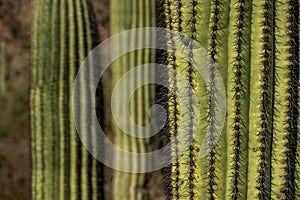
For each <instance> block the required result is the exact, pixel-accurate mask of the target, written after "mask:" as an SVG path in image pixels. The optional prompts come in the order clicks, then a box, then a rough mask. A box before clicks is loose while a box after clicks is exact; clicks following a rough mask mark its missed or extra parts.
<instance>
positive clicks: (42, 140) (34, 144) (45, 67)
mask: <svg viewBox="0 0 300 200" xmlns="http://www.w3.org/2000/svg"><path fill="white" fill-rule="evenodd" d="M34 14H35V15H34V23H33V41H32V68H31V88H30V108H31V109H30V118H31V151H32V199H99V198H102V195H103V191H102V189H101V188H102V187H101V186H99V184H101V182H100V181H99V177H101V174H100V173H102V171H101V170H99V166H100V164H99V163H98V162H97V161H96V160H95V159H94V158H92V156H91V155H90V154H89V153H88V152H87V150H86V149H85V147H84V146H83V145H82V144H81V142H80V140H79V138H78V136H77V133H76V130H75V125H74V123H73V111H72V101H71V98H72V92H73V84H74V80H75V76H76V73H77V70H78V68H79V66H80V64H81V62H82V61H83V60H84V58H85V56H86V55H87V54H88V52H89V51H90V50H91V49H92V48H93V46H94V45H95V44H96V42H97V39H96V37H97V31H96V29H95V28H96V27H95V26H94V21H93V20H94V19H93V17H94V16H93V14H92V9H91V4H90V2H89V1H88V0H87V1H78V0H77V1H72V0H69V1H58V0H50V1H46V0H38V1H36V2H35V11H34ZM92 73H93V72H91V75H92ZM80 89H81V90H80V92H81V93H82V95H81V96H82V98H86V97H87V95H86V92H87V89H89V88H88V86H85V85H84V86H82V87H81V88H80ZM90 98H92V97H90ZM82 102H83V104H85V103H86V101H85V100H84V99H83V101H82ZM86 106H88V105H86ZM85 108H86V107H84V108H81V110H80V112H81V116H80V125H79V129H80V130H82V131H85V132H88V131H89V132H90V133H91V135H90V136H91V137H93V134H95V131H94V130H92V129H88V127H86V123H85V121H84V120H85V119H86V118H85V117H86V116H85V114H84V113H85V110H84V109H85Z"/></svg>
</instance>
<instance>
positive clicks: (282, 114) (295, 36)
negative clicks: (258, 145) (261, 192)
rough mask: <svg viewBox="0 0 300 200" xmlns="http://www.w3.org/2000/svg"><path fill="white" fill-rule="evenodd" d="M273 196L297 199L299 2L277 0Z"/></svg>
mask: <svg viewBox="0 0 300 200" xmlns="http://www.w3.org/2000/svg"><path fill="white" fill-rule="evenodd" d="M276 16H277V17H276V32H275V34H276V60H277V62H276V68H275V69H276V82H275V104H274V134H273V137H274V139H273V146H272V147H273V148H272V155H273V156H272V179H271V180H272V197H273V198H274V199H275V198H284V199H296V189H297V188H296V183H295V181H296V179H297V177H296V174H295V173H296V172H295V171H296V166H297V159H296V152H297V140H298V138H297V137H298V136H297V134H298V132H299V127H298V120H299V93H298V92H299V91H298V90H295V88H299V2H298V1H293V0H290V1H288V2H285V1H276Z"/></svg>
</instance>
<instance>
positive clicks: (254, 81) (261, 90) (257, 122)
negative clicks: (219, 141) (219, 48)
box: [247, 0, 275, 199]
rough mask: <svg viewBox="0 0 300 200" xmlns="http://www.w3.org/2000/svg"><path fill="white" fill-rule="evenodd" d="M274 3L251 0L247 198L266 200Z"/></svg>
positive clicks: (269, 154)
mask: <svg viewBox="0 0 300 200" xmlns="http://www.w3.org/2000/svg"><path fill="white" fill-rule="evenodd" d="M273 11H274V5H273V1H269V0H264V1H256V0H253V5H252V28H251V30H252V33H253V34H252V35H251V41H252V43H251V46H252V51H251V79H250V85H251V88H250V110H249V154H248V156H249V161H248V191H247V193H248V194H247V198H248V199H269V198H270V188H271V165H270V159H271V151H270V150H271V149H270V148H271V142H272V140H271V139H272V132H273V129H272V114H273V109H272V106H273V94H274V92H273V81H274V64H275V63H274V61H275V60H274V59H275V57H274V21H273V19H274V12H273Z"/></svg>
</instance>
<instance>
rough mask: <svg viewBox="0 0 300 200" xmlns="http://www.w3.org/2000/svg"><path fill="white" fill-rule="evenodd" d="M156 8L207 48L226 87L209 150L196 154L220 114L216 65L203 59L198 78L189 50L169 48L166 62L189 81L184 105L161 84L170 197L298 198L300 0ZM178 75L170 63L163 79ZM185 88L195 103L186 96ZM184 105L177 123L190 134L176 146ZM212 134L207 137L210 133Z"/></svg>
mask: <svg viewBox="0 0 300 200" xmlns="http://www.w3.org/2000/svg"><path fill="white" fill-rule="evenodd" d="M164 8H165V16H166V18H165V24H166V28H168V29H171V30H176V31H179V32H182V33H183V34H185V35H186V36H188V37H190V38H192V39H194V40H195V41H196V42H199V43H200V45H201V46H202V47H204V48H205V49H207V52H208V55H209V58H210V59H211V60H212V61H213V62H214V63H215V65H216V66H217V69H218V70H219V72H220V74H221V76H222V78H223V81H224V84H225V86H226V93H227V115H226V116H227V121H226V124H225V126H224V129H223V132H222V135H221V137H220V138H219V140H218V142H217V143H216V144H215V146H214V147H213V148H212V150H211V151H210V152H209V154H208V155H207V156H206V157H205V158H200V157H199V152H198V150H199V147H200V146H201V144H202V142H203V141H204V137H205V133H206V132H207V131H208V133H213V132H214V131H215V128H214V126H215V125H216V124H217V123H218V121H216V120H215V116H216V114H217V113H216V112H217V110H215V102H214V98H215V97H214V96H215V93H217V92H218V88H216V87H215V77H216V71H215V70H214V68H213V67H210V66H208V68H209V69H210V70H209V78H208V79H209V83H208V85H207V86H206V85H205V84H204V82H203V79H202V78H201V77H200V76H199V75H197V74H196V73H195V70H194V69H193V67H192V66H191V64H190V63H191V62H190V61H191V59H193V58H195V57H196V56H197V55H195V54H194V53H195V52H190V54H189V55H187V56H186V58H182V57H179V56H177V55H175V54H173V53H169V54H168V56H167V61H168V66H169V68H170V69H176V70H177V71H178V72H180V73H182V74H184V76H185V77H186V78H187V79H188V80H189V82H190V85H191V86H192V89H189V91H188V93H187V97H186V102H184V104H182V105H179V104H178V101H177V100H176V98H175V96H174V95H173V94H169V101H168V102H169V108H168V109H169V126H170V131H169V132H170V139H171V141H173V145H172V156H175V158H176V159H175V161H174V163H173V164H172V166H171V175H170V177H169V179H170V180H171V181H170V185H168V188H169V192H168V196H169V198H170V199H199V198H200V199H202V198H203V199H270V198H273V199H297V198H299V188H298V187H299V183H298V179H299V177H298V176H299V164H298V163H297V162H298V161H297V159H298V158H299V152H298V151H299V136H298V135H299V127H298V126H299V2H298V1H293V0H290V1H281V0H277V1H270V0H264V1H256V0H252V1H245V0H232V1H228V0H210V1H209V0H191V1H184V2H183V1H181V0H165V1H164ZM167 37H168V40H169V43H168V47H169V48H170V49H173V48H174V47H175V46H176V45H174V43H176V42H182V43H184V41H180V39H178V38H173V37H172V35H169V36H167ZM187 48H188V47H187ZM178 80H179V79H178V78H177V77H176V75H175V76H174V74H173V73H172V72H170V74H169V84H170V87H172V88H177V87H182V85H180V82H179V81H178ZM193 94H196V95H197V97H198V101H199V107H194V106H193V105H194V104H193V103H192V102H190V101H189V98H190V97H191V96H192V95H193ZM182 107H186V108H187V109H188V110H190V113H189V114H190V115H191V118H190V120H189V122H188V124H189V125H190V126H187V128H186V129H185V130H186V132H188V133H189V134H190V136H189V137H191V140H190V141H192V144H191V145H190V146H189V149H188V151H187V152H184V153H183V154H182V155H179V154H178V147H179V146H180V145H181V143H182V138H181V137H182V136H180V135H178V134H179V132H178V130H179V129H180V127H178V126H179V124H180V120H181V118H180V112H181V110H182ZM195 109H198V110H199V111H200V117H198V122H197V123H199V127H200V128H199V130H198V131H197V132H196V133H195V134H194V135H191V133H190V132H191V130H190V128H189V127H192V126H193V123H196V122H195V121H194V120H193V119H192V118H193V115H194V111H195ZM207 114H208V115H207ZM215 123H216V124H215ZM210 139H211V140H210ZM210 139H209V140H208V143H209V144H208V145H209V146H210V145H211V144H213V140H214V138H210ZM297 149H298V150H297ZM297 156H298V157H297ZM297 195H298V196H297Z"/></svg>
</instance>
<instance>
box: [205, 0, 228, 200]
mask: <svg viewBox="0 0 300 200" xmlns="http://www.w3.org/2000/svg"><path fill="white" fill-rule="evenodd" d="M229 8H230V1H228V0H223V1H220V0H213V1H211V10H210V13H211V14H210V22H209V33H208V34H209V36H208V54H209V56H210V58H211V59H212V61H213V62H214V63H215V65H216V68H217V69H218V70H219V72H220V74H221V76H222V78H223V81H224V85H225V87H227V86H226V83H227V68H228V66H227V63H228V47H227V44H228V24H229ZM210 68H211V69H210V74H209V83H208V88H209V89H208V94H209V99H208V102H209V110H208V121H209V127H208V133H210V134H211V135H213V133H214V131H215V130H216V129H215V127H216V126H217V123H218V121H216V118H215V117H216V108H215V107H216V105H215V103H216V102H215V97H214V95H215V93H217V92H218V91H217V88H216V87H215V85H216V81H217V80H216V79H215V76H216V74H215V73H216V72H215V69H214V67H210ZM225 123H226V121H225ZM213 142H214V137H212V138H211V139H210V140H209V144H208V145H209V146H210V145H211V144H212V143H213ZM226 147H227V135H226V129H223V131H222V133H221V136H220V138H219V140H218V142H217V143H216V144H215V146H214V147H213V148H212V150H211V151H210V153H209V154H208V156H207V159H208V160H207V167H208V169H207V173H208V175H207V176H208V179H207V190H208V197H207V198H209V199H215V198H216V199H218V198H221V197H223V196H224V195H225V191H226V189H225V188H226V180H225V179H226V174H225V173H224V166H226V163H227V155H226V153H224V149H226Z"/></svg>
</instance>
